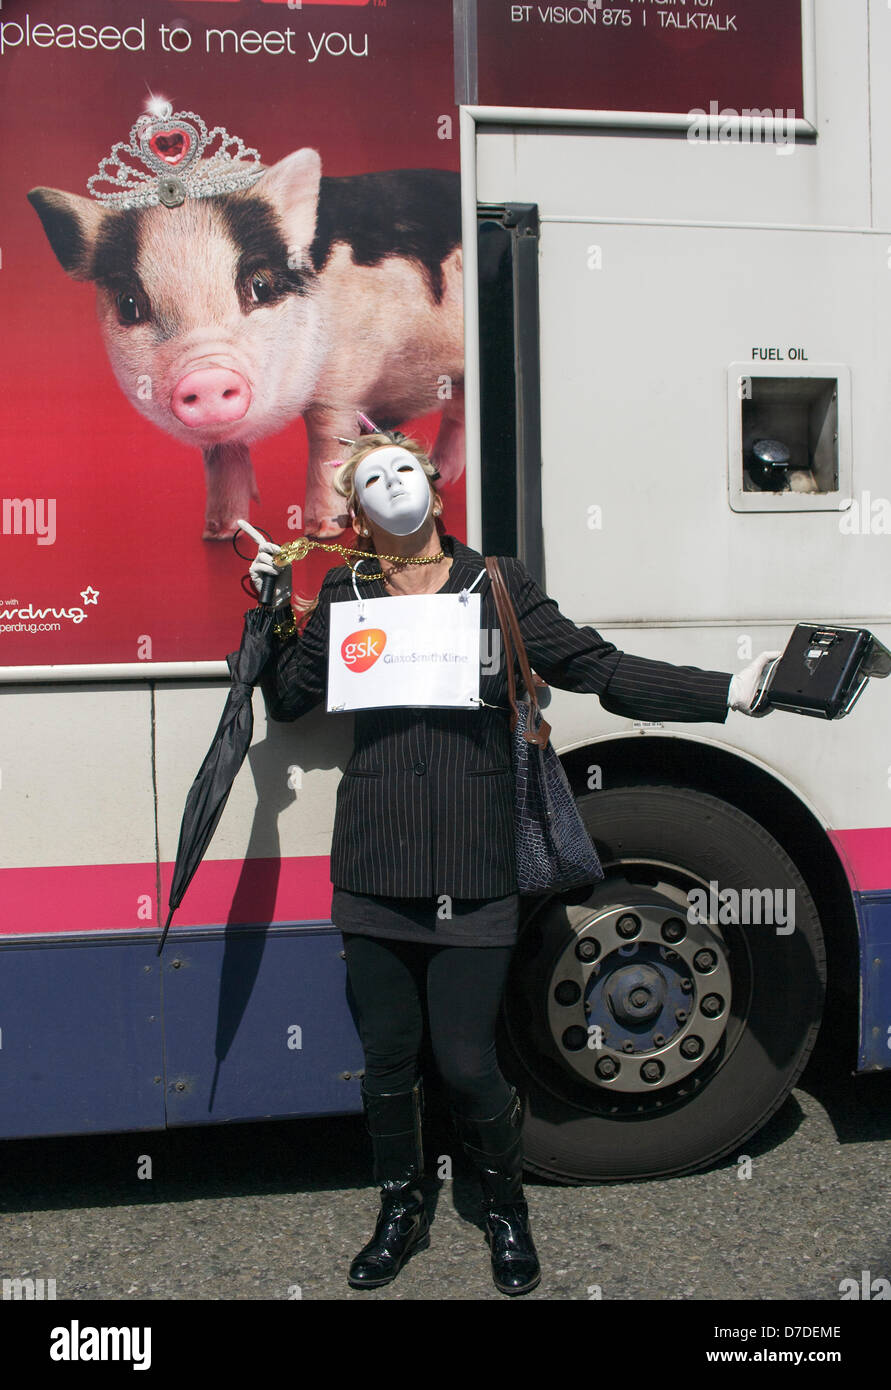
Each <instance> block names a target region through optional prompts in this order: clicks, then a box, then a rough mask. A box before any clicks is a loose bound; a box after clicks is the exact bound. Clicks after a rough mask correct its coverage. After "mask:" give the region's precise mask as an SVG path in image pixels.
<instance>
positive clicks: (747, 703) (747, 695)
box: [727, 652, 781, 714]
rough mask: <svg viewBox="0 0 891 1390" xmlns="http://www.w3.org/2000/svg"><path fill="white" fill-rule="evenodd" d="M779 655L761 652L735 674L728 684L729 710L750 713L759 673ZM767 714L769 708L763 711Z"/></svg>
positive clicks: (777, 653) (759, 678)
mask: <svg viewBox="0 0 891 1390" xmlns="http://www.w3.org/2000/svg"><path fill="white" fill-rule="evenodd" d="M780 655H781V653H780V652H761V653H760V655H758V656H756V657H755V660H754V661H753V662H751V663H750V664H749V665H748V666H745V667H744V668H743V670H742V671H738V672H737V674H736V675H735V676H734V677H733V679H732V680H731V682H730V690H729V692H728V695H727V704H728V705H729V707H730V708H731V709H735V710H739V712H740V714H751V713H752V702H753V700H754V699H755V695H756V694H757V691H758V685H759V683H760V680H761V673H762V671H763V670H764V668H765V666H766V665H767V663H768V662H769V661H773V659H774V657H777V656H780ZM760 712H761V711H758V713H760ZM769 712H770V711H769V708H768V709H766V710H764V713H765V714H768V713H769Z"/></svg>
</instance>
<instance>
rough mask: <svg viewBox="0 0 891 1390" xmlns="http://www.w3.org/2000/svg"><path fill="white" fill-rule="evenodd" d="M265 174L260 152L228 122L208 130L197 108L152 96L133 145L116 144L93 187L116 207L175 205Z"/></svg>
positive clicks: (89, 184) (92, 180) (133, 132)
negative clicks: (178, 106) (182, 108)
mask: <svg viewBox="0 0 891 1390" xmlns="http://www.w3.org/2000/svg"><path fill="white" fill-rule="evenodd" d="M214 145H215V146H216V148H215V149H213V152H212V153H210V154H208V150H210V149H211V147H212V146H214ZM262 173H263V167H262V165H261V164H260V155H259V153H258V151H257V150H255V149H251V148H249V147H248V146H246V145H245V144H244V142H243V141H242V140H240V139H239V138H238V136H237V135H230V134H229V132H228V130H226V128H225V127H224V126H221V125H218V126H214V128H213V129H212V130H208V129H207V126H206V125H205V124H204V122H203V121H202V119H201V117H200V116H196V114H195V112H194V111H174V110H173V107H172V106H171V104H170V102H169V101H162V100H160V99H156V98H152V100H151V101H150V102H148V104H147V110H146V111H145V113H144V114H143V115H142V116H140V117H139V119H138V120H137V122H136V124H135V125H134V126H133V127H132V129H131V131H130V142H129V144H127V143H125V142H124V141H123V140H119V141H118V143H117V144H116V145H113V146H112V149H111V153H110V154H108V155H106V156H105V158H104V159H103V160H102V162H101V164H100V165H99V171H98V173H95V174H93V175H92V176H91V177H90V178H89V179H87V188H88V189H89V192H90V194H91V195H92V197H94V198H97V199H98V200H99V201H100V202H102V203H106V204H107V205H108V206H109V207H113V208H121V209H127V208H145V207H155V206H157V204H158V203H162V204H163V205H164V207H166V208H175V207H179V205H180V203H184V202H185V200H186V198H213V197H214V196H215V195H216V194H218V193H233V192H235V190H236V189H240V188H249V187H250V186H251V184H253V183H255V182H256V181H257V179H258V178H260V176H261V174H262Z"/></svg>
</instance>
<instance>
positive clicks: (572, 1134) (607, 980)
mask: <svg viewBox="0 0 891 1390" xmlns="http://www.w3.org/2000/svg"><path fill="white" fill-rule="evenodd" d="M579 809H580V811H581V813H582V816H583V817H584V820H585V823H586V825H587V827H588V831H589V833H590V835H591V838H592V839H593V840H594V842H595V844H596V846H597V850H598V853H599V855H600V859H601V862H602V864H603V868H604V872H605V874H606V877H605V879H604V881H603V882H602V883H600V884H598V885H597V887H596V888H595V889H594V891H593V892H592V893H591V895H590V896H589V897H588V898H587V899H586V901H585V902H583V903H579V904H576V905H573V906H566V905H565V904H564V903H563V902H561V901H558V900H556V899H549V900H547V901H544V902H542V903H540V904H539V905H538V906H537V907H536V908H535V909H534V910H533V912H532V913H531V915H530V916H529V918H528V919H527V920H526V921H525V922H524V924H523V927H522V930H521V933H520V938H519V941H518V943H517V947H516V950H515V952H514V955H513V959H512V964H511V970H510V975H509V978H508V983H507V987H506V989H505V996H504V1004H503V1008H502V1013H501V1018H500V1022H499V1040H498V1049H499V1056H500V1058H501V1062H502V1066H503V1069H504V1072H505V1075H506V1076H507V1077H508V1078H509V1079H510V1080H511V1081H513V1082H514V1084H515V1085H516V1086H517V1087H518V1089H519V1091H520V1093H521V1095H522V1096H523V1097H524V1100H525V1107H524V1108H525V1120H524V1129H523V1138H524V1151H525V1165H526V1167H527V1168H528V1169H529V1170H530V1171H532V1172H535V1173H540V1174H542V1175H544V1176H546V1177H549V1178H553V1179H556V1180H557V1181H560V1182H567V1183H580V1182H581V1183H583V1182H609V1181H619V1180H622V1179H633V1178H644V1177H657V1176H660V1175H667V1174H678V1173H687V1172H692V1171H694V1170H696V1169H698V1168H702V1167H704V1166H706V1165H707V1164H709V1163H712V1162H714V1161H715V1160H716V1159H719V1158H722V1157H724V1156H725V1155H727V1154H733V1155H734V1156H737V1157H739V1156H741V1155H742V1149H741V1146H742V1145H743V1144H744V1143H745V1141H746V1140H747V1139H748V1138H749V1137H750V1136H751V1135H752V1134H754V1133H755V1132H756V1130H758V1129H760V1128H761V1126H763V1125H764V1124H765V1122H766V1121H767V1119H768V1118H769V1117H770V1116H771V1115H772V1114H773V1113H774V1111H775V1110H777V1109H778V1108H779V1106H780V1105H781V1104H782V1102H783V1100H784V1098H785V1097H786V1096H787V1095H788V1093H789V1091H790V1090H791V1088H792V1086H793V1085H794V1083H795V1081H796V1080H797V1078H798V1076H799V1075H800V1073H801V1072H802V1070H803V1068H804V1065H805V1063H806V1061H807V1058H808V1056H809V1054H810V1052H811V1050H812V1048H813V1046H814V1043H815V1041H816V1036H817V1031H818V1029H819V1024H820V1015H821V1010H822V1005H823V998H824V993H825V983H826V957H825V950H824V945H823V936H822V932H821V930H820V922H819V918H818V916H817V910H816V907H815V905H814V902H813V899H812V898H811V895H810V893H809V892H808V889H807V887H806V886H805V883H804V880H803V879H802V877H801V875H800V873H799V872H798V870H797V869H796V867H795V865H794V864H793V862H792V860H791V859H790V858H789V856H788V855H787V854H786V853H785V851H784V850H783V849H782V848H781V847H780V846H779V845H778V844H777V842H776V840H774V839H773V837H772V836H771V835H769V834H768V833H767V832H766V831H765V830H764V829H763V828H762V827H761V826H760V825H758V824H757V822H755V821H753V820H752V819H751V818H750V817H749V816H747V815H745V814H743V812H741V811H739V810H737V809H736V807H734V806H730V805H729V804H728V803H727V802H724V801H720V800H718V799H717V798H716V797H713V796H708V795H706V794H705V793H703V792H699V791H691V790H688V789H686V788H675V787H666V786H635V787H627V788H618V789H616V790H614V791H598V792H594V793H593V794H591V795H590V796H584V797H580V798H579Z"/></svg>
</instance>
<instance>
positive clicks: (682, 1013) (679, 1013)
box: [674, 1009, 687, 1023]
mask: <svg viewBox="0 0 891 1390" xmlns="http://www.w3.org/2000/svg"><path fill="white" fill-rule="evenodd" d="M674 1016H675V1019H676V1020H677V1022H678V1023H686V1022H687V1010H686V1009H675V1011H674Z"/></svg>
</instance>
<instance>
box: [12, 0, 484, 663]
mask: <svg viewBox="0 0 891 1390" xmlns="http://www.w3.org/2000/svg"><path fill="white" fill-rule="evenodd" d="M120 8H121V7H120V6H119V5H115V4H114V3H113V0H79V4H78V22H77V24H75V25H73V26H72V25H71V24H69V23H60V22H58V20H59V16H58V13H57V11H58V6H57V4H54V3H53V0H27V2H26V0H5V3H4V6H3V15H2V19H0V26H3V25H5V28H2V27H0V73H2V80H3V85H4V98H5V103H4V110H5V115H4V139H3V140H2V141H0V189H2V192H3V209H4V238H3V246H2V252H3V258H2V269H3V270H4V271H5V272H7V273H6V274H3V275H0V319H2V322H3V333H2V334H0V371H2V372H3V373H4V376H5V379H6V380H7V381H13V380H14V381H15V383H16V389H15V392H14V400H13V395H12V394H9V396H8V408H7V409H6V410H5V411H4V412H3V417H2V420H0V457H2V458H3V461H4V462H3V469H4V485H3V496H4V498H6V499H8V500H7V501H6V502H5V503H4V508H5V510H4V509H3V508H0V527H3V528H4V529H3V530H2V532H0V543H2V544H3V546H4V547H5V554H6V561H7V568H6V579H5V581H4V584H3V590H4V592H3V599H4V600H6V601H7V605H8V606H9V607H10V608H15V610H16V612H18V609H19V608H20V607H22V606H23V607H24V610H25V612H27V613H31V612H32V611H33V614H34V615H35V616H34V619H33V622H34V627H33V629H32V628H29V627H28V626H27V625H25V624H24V620H23V625H22V626H21V627H18V628H17V627H15V626H14V625H13V626H11V627H10V629H9V630H8V631H6V632H5V633H3V634H2V638H3V641H2V645H3V653H2V661H3V663H6V664H9V665H16V664H22V665H25V666H31V665H38V666H40V665H54V664H74V665H91V664H94V663H101V664H107V663H113V662H125V663H133V662H135V661H145V662H152V663H154V662H167V661H173V662H176V661H215V660H218V659H219V653H220V652H221V651H224V652H225V651H228V650H229V649H230V648H231V646H232V624H233V623H235V622H237V623H238V625H239V627H240V624H241V621H242V617H243V611H244V609H243V606H242V605H243V601H244V596H245V595H247V596H248V597H250V595H248V594H247V589H248V588H250V585H249V581H248V578H247V564H245V563H244V560H243V557H244V556H245V555H246V554H247V550H246V549H245V539H244V533H243V532H242V531H240V529H239V527H238V521H239V520H243V521H245V522H247V523H248V524H249V525H250V526H252V527H254V528H259V530H260V532H262V533H263V534H264V535H267V536H269V537H271V538H274V539H275V540H277V541H278V542H279V543H281V544H284V543H285V542H287V541H292V540H294V539H296V538H297V537H298V536H306V537H308V538H311V539H313V540H316V541H317V542H319V543H321V544H327V545H331V544H337V545H349V544H350V543H351V542H352V541H353V539H354V533H353V530H352V527H351V526H350V525H349V518H348V516H347V514H346V506H345V502H344V499H343V498H342V497H341V496H339V495H338V494H337V493H336V492H335V491H334V489H333V486H332V480H333V478H334V476H335V474H336V471H337V465H339V464H341V463H342V462H343V461H344V460H345V459H346V458H347V457H348V456H349V454H350V451H351V444H350V441H352V440H354V439H356V437H357V436H358V434H359V433H360V429H361V426H360V423H359V421H360V417H361V418H364V419H370V420H372V421H373V422H374V423H375V425H376V426H378V427H380V428H382V429H397V430H401V431H403V432H405V433H406V434H410V435H411V436H412V437H416V438H418V439H419V440H420V441H421V442H422V444H423V447H424V448H425V449H426V450H427V451H428V454H429V455H430V456H431V457H432V458H433V459H434V460H435V463H436V467H437V469H438V471H439V476H440V483H439V485H440V487H441V488H443V489H444V491H445V498H446V505H447V506H448V508H449V523H450V526H451V529H452V533H453V534H455V535H457V536H458V537H459V538H463V536H464V533H465V532H464V527H465V515H466V495H465V442H464V344H463V331H464V323H463V321H464V301H463V293H464V291H463V281H464V276H463V259H462V245H461V237H462V226H461V196H460V187H461V176H460V172H459V171H460V138H459V136H460V124H459V112H458V106H457V105H456V99H455V98H456V92H455V66H454V53H453V30H452V19H453V15H452V5H451V0H429V3H428V0H425V3H424V4H423V5H420V4H409V3H408V0H390V3H389V4H388V5H386V6H384V5H380V6H378V5H371V4H370V3H369V4H365V3H362V4H355V3H350V4H328V3H325V4H309V3H304V4H303V5H302V6H293V5H290V4H288V3H287V0H264V3H262V4H260V3H258V2H257V0H227V3H226V4H223V5H221V4H219V3H218V0H145V3H144V5H143V6H142V7H141V8H140V13H139V15H138V16H136V17H135V18H134V19H133V23H132V25H131V26H130V27H129V28H126V29H122V28H121V24H120V15H119V13H118V11H119V10H120ZM124 8H126V7H124ZM345 441H346V442H345ZM50 515H51V516H52V517H53V519H54V521H53V531H52V535H51V536H50V535H49V534H42V533H41V530H40V526H41V522H40V518H42V517H46V516H50ZM3 516H6V517H7V518H8V522H6V523H4V522H3V520H2V517H3ZM336 558H337V556H336V553H332V552H331V551H330V550H322V549H319V548H314V549H312V550H311V552H310V554H309V555H308V556H307V558H306V559H305V560H304V561H303V562H302V563H301V565H300V566H299V573H297V572H295V588H296V591H297V592H298V593H299V594H310V593H313V592H315V591H317V589H318V586H319V584H320V583H321V582H322V578H323V577H324V575H325V573H326V571H327V569H328V568H329V567H330V566H331V565H332V564H333V563H335V560H336ZM233 579H234V581H235V583H234V587H233V582H232V581H233ZM239 579H241V581H242V583H241V589H239ZM252 592H253V591H252V590H251V594H252ZM184 598H187V600H188V603H187V605H186V611H184V605H183V602H182V601H183V599H184ZM251 601H253V599H252V600H251Z"/></svg>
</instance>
